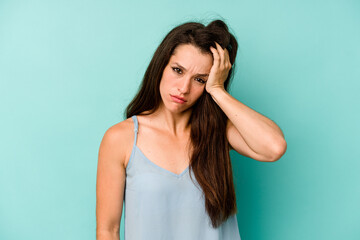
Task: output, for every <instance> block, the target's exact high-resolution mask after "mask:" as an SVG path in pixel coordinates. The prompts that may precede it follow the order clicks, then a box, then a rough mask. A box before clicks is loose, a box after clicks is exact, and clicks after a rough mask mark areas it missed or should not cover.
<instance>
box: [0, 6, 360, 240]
mask: <svg viewBox="0 0 360 240" xmlns="http://www.w3.org/2000/svg"><path fill="white" fill-rule="evenodd" d="M359 13H360V2H359V1H355V0H353V1H351V0H327V1H325V0H319V1H313V0H311V1H310V0H291V1H285V0H274V1H267V0H252V1H245V0H239V1H214V0H211V1H189V0H183V1H132V2H131V1H115V0H105V1H95V0H90V1H81V0H72V1H68V0H67V1H64V0H61V1H60V0H58V1H46V0H34V1H25V0H24V1H20V0H11V1H10V0H0V112H1V118H0V119H1V120H0V121H1V125H0V136H1V137H0V153H1V155H0V196H1V197H0V239H2V240H18V239H28V240H35V239H36V240H39V239H53V240H64V239H76V240H80V239H84V240H85V239H95V228H96V221H95V220H96V219H95V203H96V196H95V186H96V169H97V154H98V149H99V144H100V141H101V138H102V136H103V134H104V133H105V131H106V129H108V128H109V127H110V126H112V125H114V124H116V123H118V122H120V121H122V120H124V115H123V112H124V110H125V107H126V106H127V105H128V103H129V102H130V100H131V99H132V98H133V96H134V94H135V93H136V91H137V88H138V86H139V84H140V82H141V79H142V76H143V74H144V72H145V69H146V67H147V65H148V63H149V61H150V59H151V57H152V54H153V53H154V51H155V49H156V47H157V46H158V44H159V43H160V41H161V40H162V38H163V37H164V36H165V34H166V33H167V32H168V31H169V30H171V29H172V28H173V27H175V26H176V25H178V24H181V23H183V22H185V21H201V22H203V23H205V24H206V23H208V22H210V21H211V20H213V19H216V18H221V19H223V20H224V21H226V23H227V24H228V25H229V26H230V30H231V31H232V33H233V34H235V36H236V37H237V39H238V42H239V50H238V56H237V60H236V72H235V76H234V79H233V83H232V85H231V89H230V93H231V94H232V96H234V97H235V98H237V99H238V100H239V101H241V102H242V103H244V104H246V105H247V106H249V107H251V108H252V109H254V110H256V111H258V112H259V113H261V114H263V115H265V116H267V117H268V118H270V119H272V120H273V121H274V122H275V123H277V124H278V125H279V126H280V128H281V129H282V130H283V132H284V134H285V139H286V141H287V144H288V145H287V152H286V153H285V155H284V156H283V157H282V158H281V159H280V160H279V161H277V162H274V163H263V162H258V161H255V160H253V159H250V158H246V157H243V156H241V155H239V154H237V153H236V152H234V151H232V152H231V157H232V162H233V170H234V179H235V186H236V194H237V204H238V209H239V211H238V214H237V218H238V223H239V229H240V234H241V237H242V240H320V239H326V240H335V239H336V240H337V239H346V240H358V239H360V230H359V229H360V228H359V222H360V208H359V203H360V188H359V183H360V175H359V168H360V161H359V160H360V159H359V154H358V152H359V151H358V149H359V143H360V141H359V133H360V128H359V123H360V113H359V107H358V104H359V103H360V101H359V100H360V99H359V90H360V83H359V80H360V67H359V62H360V48H359V43H360V28H359V26H360V14H359ZM122 235H123V219H122V222H121V236H122ZM121 239H123V238H121Z"/></svg>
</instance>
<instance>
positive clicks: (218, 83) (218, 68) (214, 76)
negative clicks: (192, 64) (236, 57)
mask: <svg viewBox="0 0 360 240" xmlns="http://www.w3.org/2000/svg"><path fill="white" fill-rule="evenodd" d="M215 45H216V49H215V48H213V47H210V51H211V52H212V53H213V58H214V62H213V65H212V67H211V70H210V73H209V77H208V80H207V81H206V85H205V89H206V91H207V92H208V93H210V92H211V91H212V90H214V89H217V88H220V89H224V82H225V80H226V78H227V76H228V74H229V71H230V69H231V67H232V65H231V63H230V58H229V52H228V50H227V49H226V48H225V50H224V49H222V47H221V46H220V45H219V44H218V43H217V42H215Z"/></svg>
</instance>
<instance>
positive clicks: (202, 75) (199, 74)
mask: <svg viewBox="0 0 360 240" xmlns="http://www.w3.org/2000/svg"><path fill="white" fill-rule="evenodd" d="M174 64H176V65H177V66H178V67H179V68H182V69H183V70H184V71H187V70H186V68H184V67H183V66H181V65H180V64H179V63H177V62H175V63H174ZM196 75H197V76H200V77H208V76H209V74H207V73H198V74H196Z"/></svg>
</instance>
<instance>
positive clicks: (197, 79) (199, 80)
mask: <svg viewBox="0 0 360 240" xmlns="http://www.w3.org/2000/svg"><path fill="white" fill-rule="evenodd" d="M196 81H198V82H200V83H206V81H204V80H203V79H201V78H196Z"/></svg>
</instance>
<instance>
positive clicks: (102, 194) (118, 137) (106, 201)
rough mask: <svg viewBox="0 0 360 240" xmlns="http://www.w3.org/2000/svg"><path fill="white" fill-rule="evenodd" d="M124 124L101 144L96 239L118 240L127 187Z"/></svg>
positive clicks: (110, 132) (108, 132)
mask: <svg viewBox="0 0 360 240" xmlns="http://www.w3.org/2000/svg"><path fill="white" fill-rule="evenodd" d="M121 128H122V126H121V123H120V124H119V125H118V126H113V127H111V128H109V129H108V130H107V131H106V133H105V134H104V137H103V139H102V142H101V144H100V149H99V157H98V167H97V180H96V239H97V240H119V239H120V237H119V230H120V220H121V214H122V208H123V198H124V188H125V167H124V162H125V156H126V150H125V146H126V144H122V141H124V139H126V140H127V141H128V139H129V138H127V137H124V136H122V135H123V132H124V131H121Z"/></svg>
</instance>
